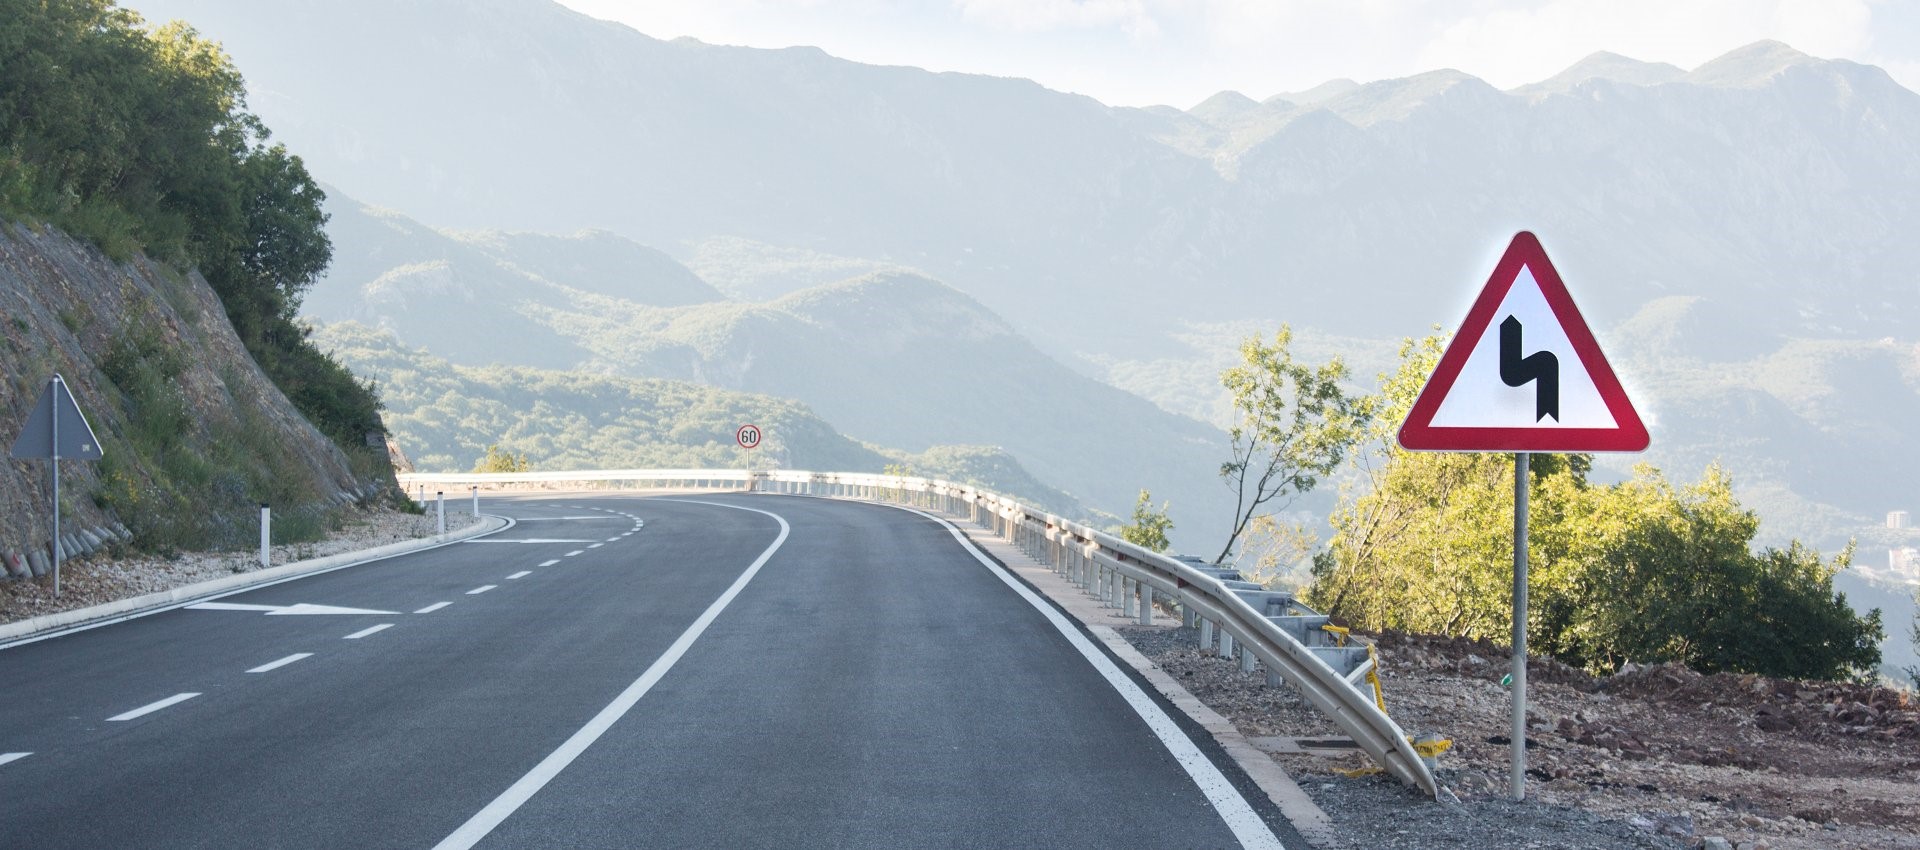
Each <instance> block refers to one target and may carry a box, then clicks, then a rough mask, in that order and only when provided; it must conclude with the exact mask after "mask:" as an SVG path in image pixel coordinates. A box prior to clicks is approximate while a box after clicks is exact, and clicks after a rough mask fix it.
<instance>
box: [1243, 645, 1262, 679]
mask: <svg viewBox="0 0 1920 850" xmlns="http://www.w3.org/2000/svg"><path fill="white" fill-rule="evenodd" d="M1250 650H1251V647H1245V646H1243V647H1240V672H1242V673H1251V672H1253V663H1254V662H1255V661H1257V660H1259V659H1256V658H1254V657H1253V652H1251V651H1250Z"/></svg>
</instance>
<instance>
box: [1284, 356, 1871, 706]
mask: <svg viewBox="0 0 1920 850" xmlns="http://www.w3.org/2000/svg"><path fill="white" fill-rule="evenodd" d="M1443 342H1444V340H1443V339H1442V338H1441V337H1438V336H1432V337H1428V338H1427V339H1424V340H1421V341H1419V342H1414V341H1411V340H1409V341H1408V342H1407V343H1406V344H1405V345H1403V346H1402V349H1401V357H1402V360H1401V365H1400V368H1399V369H1398V370H1397V371H1396V372H1394V373H1393V374H1390V375H1383V376H1382V377H1381V391H1380V393H1379V394H1377V395H1375V396H1371V397H1368V398H1364V399H1361V400H1360V402H1359V403H1358V404H1357V405H1356V407H1357V408H1358V409H1359V410H1360V411H1361V413H1362V414H1363V415H1365V416H1367V417H1369V419H1368V424H1367V427H1366V431H1365V439H1364V440H1363V442H1362V445H1361V447H1360V448H1359V449H1358V450H1357V451H1356V452H1355V453H1354V466H1355V467H1356V474H1355V475H1354V476H1353V478H1352V484H1351V486H1350V488H1349V489H1347V490H1346V491H1345V492H1344V493H1343V497H1342V499H1341V504H1340V506H1339V507H1338V508H1337V509H1336V510H1335V512H1334V514H1333V516H1332V525H1333V530H1334V537H1333V540H1332V542H1331V545H1330V546H1329V547H1328V549H1327V550H1326V551H1325V552H1323V553H1322V554H1321V555H1319V556H1317V557H1316V559H1315V563H1314V580H1313V584H1312V586H1311V587H1310V588H1309V589H1308V592H1307V594H1306V597H1307V599H1308V601H1309V602H1310V603H1312V604H1316V605H1318V606H1320V607H1322V608H1324V609H1325V610H1328V611H1329V612H1331V613H1334V614H1336V615H1339V616H1341V617H1343V618H1346V619H1348V620H1350V621H1352V622H1353V623H1354V624H1356V625H1358V626H1360V627H1361V628H1369V629H1382V628H1396V629H1406V630H1411V631H1423V632H1438V633H1443V634H1449V635H1467V636H1473V637H1485V638H1491V639H1494V640H1500V639H1502V638H1503V637H1505V636H1506V635H1507V634H1508V632H1509V628H1510V621H1511V607H1510V606H1511V602H1510V596H1511V586H1512V552H1513V525H1512V517H1513V484H1512V482H1513V459H1512V457H1511V456H1508V455H1501V454H1477V453H1416V452H1407V451H1404V450H1401V449H1400V448H1399V447H1398V446H1397V445H1395V444H1394V441H1393V436H1392V435H1393V432H1394V431H1395V430H1397V427H1398V425H1399V423H1400V421H1401V420H1403V419H1404V418H1405V415H1406V411H1407V409H1408V408H1409V407H1410V406H1411V404H1412V400H1413V398H1414V397H1415V396H1416V395H1417V394H1418V392H1419V388H1420V386H1421V384H1422V383H1423V382H1424V380H1425V377H1426V375H1428V374H1430V373H1431V371H1432V368H1433V364H1434V363H1435V362H1436V361H1437V359H1438V356H1439V352H1440V350H1441V348H1442V345H1443ZM1589 468H1590V459H1589V458H1587V457H1586V456H1583V455H1550V454H1536V455H1534V456H1533V458H1532V465H1531V475H1530V480H1529V499H1530V503H1531V518H1530V519H1531V526H1532V527H1531V530H1530V531H1531V533H1530V535H1529V539H1528V542H1527V552H1528V560H1529V564H1530V572H1531V594H1532V596H1531V600H1532V603H1533V604H1532V605H1531V606H1530V619H1529V622H1528V624H1527V630H1528V637H1529V641H1530V642H1531V643H1532V645H1533V646H1535V647H1536V648H1538V649H1539V650H1541V651H1543V652H1547V653H1550V654H1553V655H1555V656H1558V657H1560V658H1562V659H1563V660H1567V661H1569V662H1571V663H1575V664H1580V665H1584V666H1587V667H1589V668H1592V669H1596V670H1603V669H1611V668H1613V667H1615V666H1617V665H1618V664H1619V663H1620V662H1621V661H1624V660H1626V659H1629V658H1631V659H1634V660H1640V661H1679V662H1683V663H1685V664H1688V665H1689V666H1692V667H1694V668H1696V669H1700V670H1703V671H1708V672H1712V671H1719V670H1731V671H1743V672H1760V673H1768V674H1772V675H1780V676H1798V677H1805V678H1826V679H1831V678H1843V677H1849V676H1859V675H1864V674H1865V673H1867V672H1868V671H1870V670H1872V668H1873V667H1874V666H1875V665H1877V664H1878V663H1879V652H1878V648H1877V644H1878V640H1879V639H1880V637H1881V635H1882V629H1881V625H1880V619H1879V612H1877V611H1876V612H1872V613H1870V614H1868V615H1867V616H1865V617H1860V616H1855V615H1854V614H1853V613H1852V610H1851V609H1850V608H1849V607H1848V606H1847V604H1846V598H1845V596H1844V595H1841V594H1838V593H1835V592H1834V591H1833V583H1832V579H1833V575H1834V573H1836V572H1837V571H1838V570H1840V569H1842V568H1844V567H1845V565H1846V563H1847V559H1848V558H1849V556H1850V555H1849V554H1848V553H1843V554H1842V555H1841V556H1840V557H1839V558H1837V559H1835V560H1834V561H1832V562H1830V563H1829V562H1823V561H1822V559H1821V557H1820V556H1819V554H1818V553H1817V552H1814V551H1812V550H1809V549H1806V548H1805V547H1802V546H1800V545H1799V544H1797V543H1796V544H1794V545H1792V546H1789V547H1788V548H1786V549H1784V550H1780V549H1765V550H1761V551H1759V552H1757V553H1756V552H1755V551H1754V550H1753V549H1752V543H1753V539H1754V536H1755V535H1756V533H1757V532H1758V530H1759V522H1758V520H1757V519H1756V518H1755V516H1754V515H1753V513H1752V512H1751V511H1748V510H1746V509H1744V508H1742V507H1741V506H1740V504H1739V502H1738V501H1737V500H1736V499H1735V498H1734V496H1733V490H1732V479H1731V477H1730V476H1728V475H1727V474H1726V473H1725V472H1724V471H1722V470H1720V469H1719V468H1718V467H1710V468H1709V469H1708V470H1707V472H1706V474H1705V475H1704V476H1703V477H1702V479H1701V481H1700V482H1699V483H1697V484H1693V485H1690V486H1687V487H1682V488H1676V487H1674V486H1673V485H1671V484H1669V483H1668V482H1667V481H1666V479H1665V478H1664V477H1663V476H1662V475H1661V474H1660V473H1659V471H1658V470H1655V469H1653V468H1651V467H1645V466H1643V467H1640V468H1638V469H1636V471H1635V475H1634V478H1633V479H1632V480H1630V481H1627V482H1624V483H1622V484H1618V485H1613V486H1596V485H1593V484H1591V483H1590V482H1589V481H1588V472H1589Z"/></svg>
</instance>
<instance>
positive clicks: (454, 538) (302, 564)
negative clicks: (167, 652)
mask: <svg viewBox="0 0 1920 850" xmlns="http://www.w3.org/2000/svg"><path fill="white" fill-rule="evenodd" d="M513 524H514V523H513V520H511V519H508V518H506V517H499V516H492V515H487V516H483V517H481V518H480V521H479V522H477V523H474V524H473V525H471V526H468V527H466V528H463V529H461V530H459V531H455V532H450V533H447V534H440V535H434V536H432V537H422V538H418V539H415V540H403V541H401V542H399V543H389V544H387V545H385V546H376V547H374V548H372V549H361V550H358V551H354V552H341V553H340V554H338V555H328V556H326V557H324V558H313V559H310V560H305V561H296V562H294V563H291V564H283V565H281V566H278V567H268V568H267V569H264V570H254V571H252V572H245V573H239V574H236V575H231V576H224V577H221V578H216V579H209V580H207V581H202V582H196V583H194V584H187V585H181V586H180V587H176V588H173V589H172V590H162V591H157V592H154V593H149V594H146V595H144V596H136V597H133V598H131V599H122V600H119V601H117V602H106V603H102V604H100V605H94V606H91V607H88V608H76V609H74V610H72V611H61V612H59V613H56V614H44V615H41V616H39V617H33V618H30V619H26V620H20V621H18V622H14V623H8V624H6V625H3V626H0V649H6V648H7V647H10V646H15V645H18V644H23V643H31V642H33V641H37V640H43V639H46V638H50V637H54V636H55V635H60V634H66V633H68V632H77V631H81V630H83V629H90V628H94V627H96V626H104V625H107V624H108V623H117V622H120V621H122V620H131V619H133V618H135V617H141V616H145V615H147V614H155V613H159V612H161V611H165V610H168V609H171V608H178V607H180V606H182V605H186V604H188V603H192V602H199V601H202V600H205V599H210V598H212V597H216V596H225V595H228V594H231V593H238V592H240V591H242V590H252V589H254V588H257V587H264V586H266V585H269V584H279V583H280V582H283V581H292V580H294V579H297V578H306V577H307V576H311V575H318V574H320V573H325V572H332V571H334V570H339V569H345V568H347V567H351V566H356V565H359V564H364V563H367V562H369V561H379V560H383V559H386V558H392V557H394V556H396V555H407V554H412V553H414V552H424V551H426V550H428V549H438V548H440V547H441V546H446V545H449V544H453V543H459V542H461V541H463V540H471V539H473V538H475V537H480V536H483V535H487V534H492V533H494V532H496V531H501V530H504V529H507V528H511V527H513Z"/></svg>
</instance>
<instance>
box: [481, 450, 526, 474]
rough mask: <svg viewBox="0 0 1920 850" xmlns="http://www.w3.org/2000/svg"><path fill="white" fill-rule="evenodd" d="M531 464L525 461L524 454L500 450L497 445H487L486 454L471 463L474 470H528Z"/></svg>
mask: <svg viewBox="0 0 1920 850" xmlns="http://www.w3.org/2000/svg"><path fill="white" fill-rule="evenodd" d="M532 469H533V464H531V463H528V462H527V456H526V455H524V454H521V455H515V454H514V453H513V452H510V451H502V450H501V449H500V447H499V446H498V445H491V444H490V445H488V446H487V454H486V456H485V457H482V458H480V460H479V462H477V463H475V464H474V465H473V471H474V472H528V471H531V470H532Z"/></svg>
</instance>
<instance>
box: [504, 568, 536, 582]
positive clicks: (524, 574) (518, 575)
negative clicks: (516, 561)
mask: <svg viewBox="0 0 1920 850" xmlns="http://www.w3.org/2000/svg"><path fill="white" fill-rule="evenodd" d="M530 575H533V571H532V570H521V571H519V572H517V573H514V574H513V575H510V576H507V581H513V580H514V579H517V578H526V577H527V576H530Z"/></svg>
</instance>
